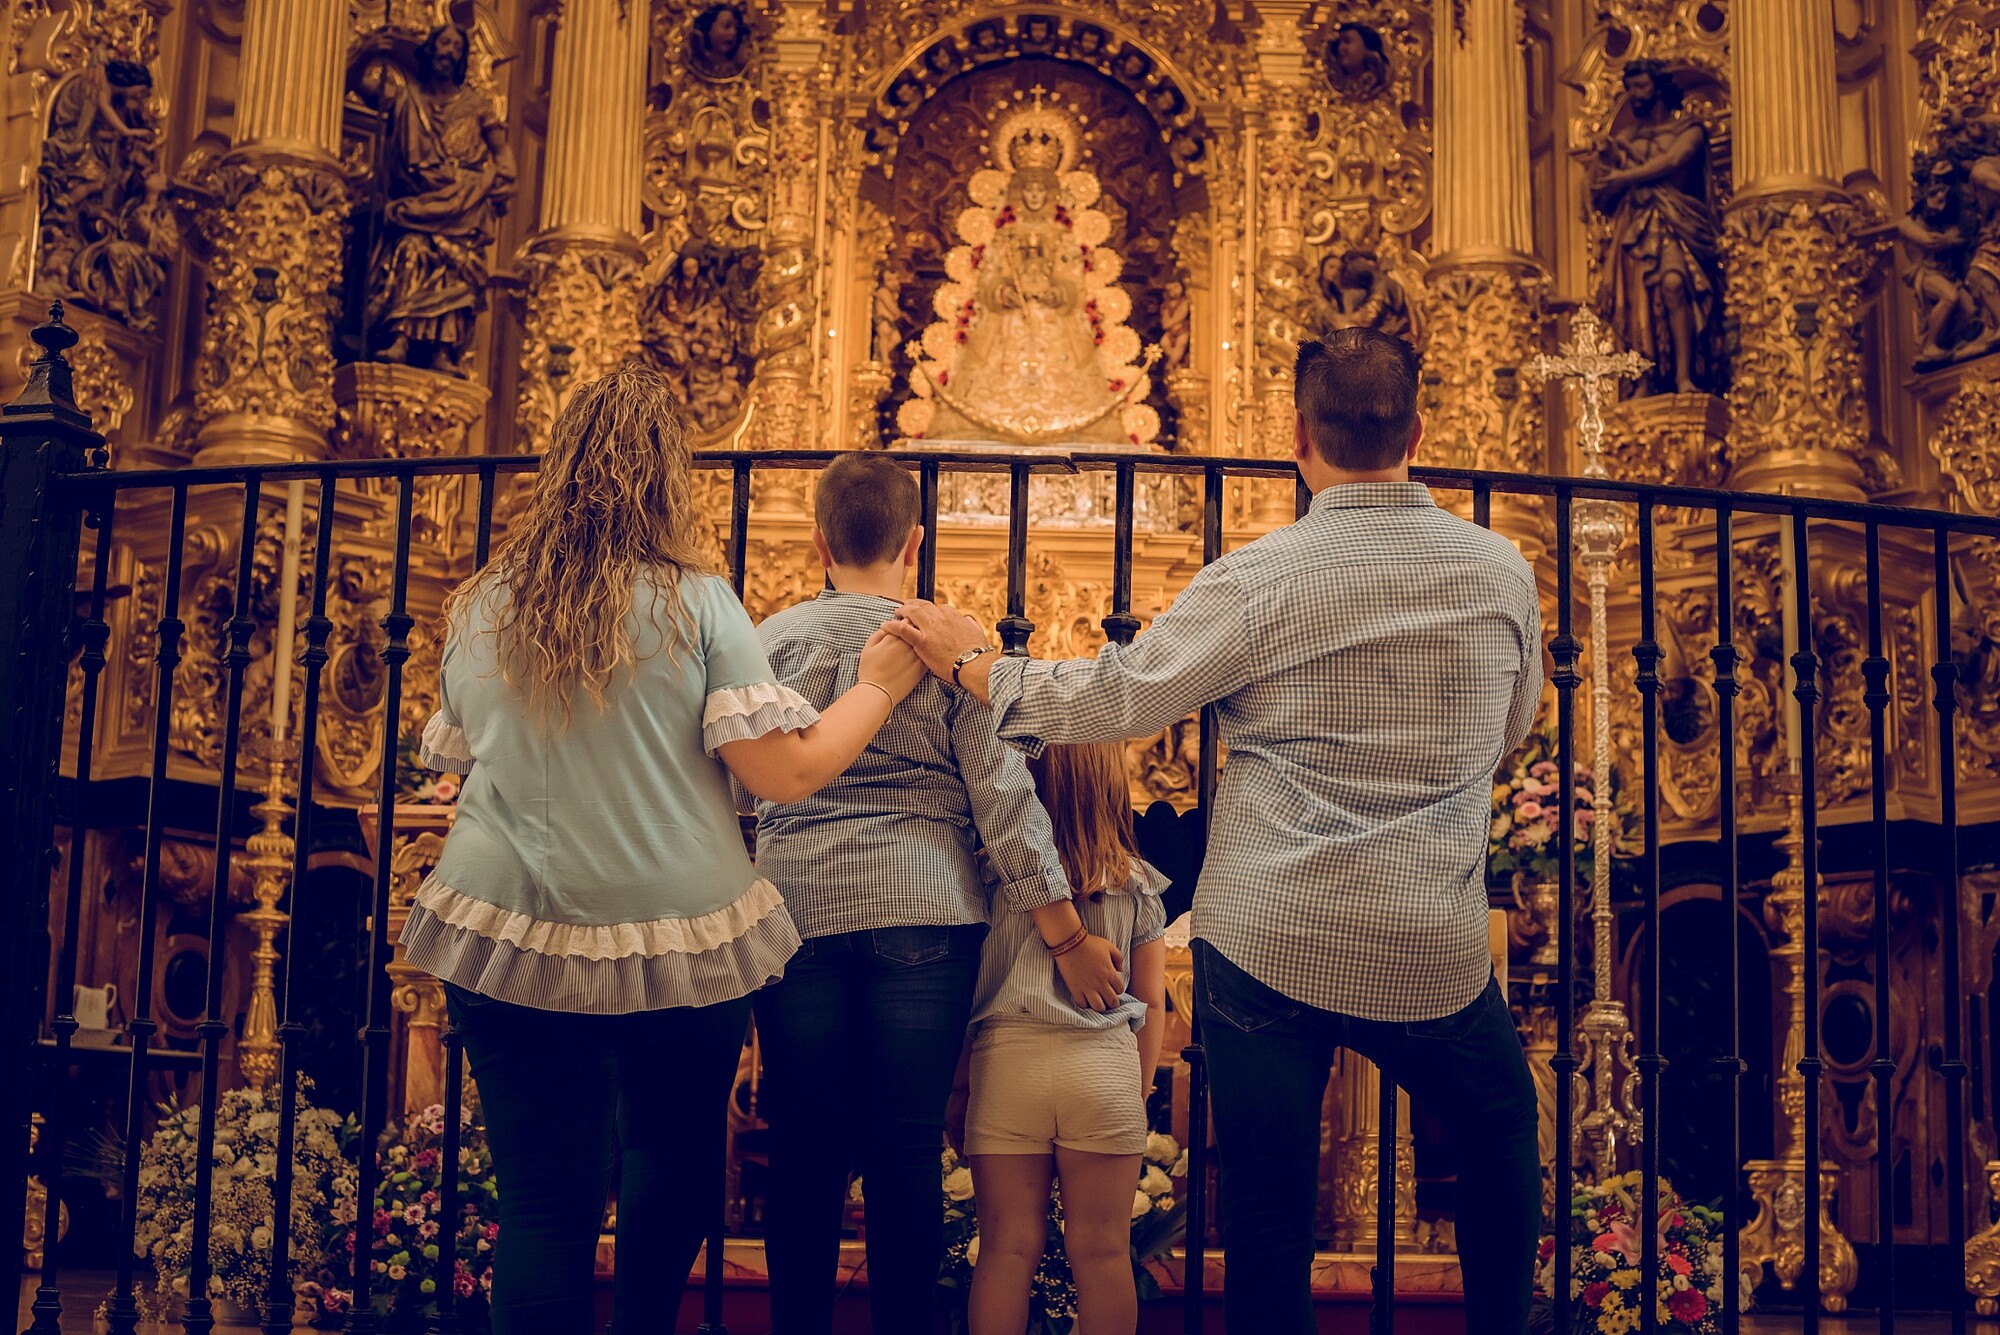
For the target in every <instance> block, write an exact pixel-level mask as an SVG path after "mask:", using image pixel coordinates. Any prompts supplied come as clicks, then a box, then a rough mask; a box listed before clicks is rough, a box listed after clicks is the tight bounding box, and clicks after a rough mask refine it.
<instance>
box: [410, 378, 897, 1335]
mask: <svg viewBox="0 0 2000 1335" xmlns="http://www.w3.org/2000/svg"><path fill="white" fill-rule="evenodd" d="M689 459H690V450H689V446H688V440H687V433H686V430H685V429H684V427H683V425H682V418H681V408H680V406H679V404H678V403H676V401H675V400H674V397H673V395H672V393H671V391H670V390H669V388H668V386H667V382H666V381H665V380H664V379H662V378H661V377H660V376H659V375H658V374H657V373H656V372H654V371H652V370H650V369H649V368H647V367H644V366H641V365H638V364H627V365H625V366H623V367H621V368H619V369H618V370H616V371H613V372H612V373H611V374H610V375H607V376H605V377H604V378H603V379H602V380H598V381H596V382H594V383H592V384H589V385H586V386H584V387H583V388H582V389H580V390H578V391H577V393H576V396H575V397H574V398H573V399H572V400H571V401H570V402H569V404H568V405H567V406H566V407H565V408H564V409H563V411H562V414H561V415H560V417H559V418H558V419H557V421H556V424H555V431H554V435H553V438H552V440H551V442H550V445H549V450H548V453H547V455H546V456H545V457H544V458H543V461H542V470H541V473H540V476H539V477H538V478H537V479H536V482H535V490H534V494H533V496H532V498H531V499H530V501H529V503H528V507H527V512H526V513H525V514H524V515H522V516H521V517H520V518H519V519H517V520H516V521H515V522H514V523H513V524H512V526H511V527H510V528H509V531H508V533H507V537H506V540H505V542H504V543H503V544H502V545H501V546H500V548H499V550H498V551H497V553H496V554H495V557H494V560H493V562H492V564H491V565H489V566H488V567H487V568H486V569H485V570H484V571H483V572H481V573H480V574H478V575H476V576H474V577H473V578H472V579H471V580H469V581H467V582H466V583H465V584H464V585H463V586H461V587H460V588H459V589H458V590H457V591H456V592H454V593H453V595H452V597H451V599H450V600H449V602H448V603H447V604H446V620H447V637H448V639H447V646H446V649H445V653H444V659H443V663H442V666H441V670H440V675H441V681H440V689H439V707H438V711H437V714H436V716H435V717H433V718H432V719H431V721H430V724H429V726H427V727H426V728H425V729H424V737H423V756H424V760H425V763H426V764H428V765H430V766H432V767H433V768H436V769H441V770H447V771H450V772H453V773H458V774H465V775H468V776H469V777H468V778H467V779H466V782H465V787H464V789H463V791H462V793H461V795H460V798H459V803H458V813H457V818H456V821H455V823H454V824H453V826H452V831H451V835H450V837H449V838H448V839H447V840H446V841H445V847H444V852H443V854H442V856H441V857H440V859H439V861H438V865H437V870H436V871H435V872H433V873H432V875H431V876H430V878H429V880H427V881H426V882H425V884H424V887H423V889H422V890H421V892H420V893H419V894H418V896H417V900H416V903H415V905H414V906H413V907H412V909H411V912H410V919H409V925H408V926H407V927H406V928H405V929H404V932H403V945H404V949H405V951H406V953H407V956H408V959H409V961H410V963H411V964H413V965H415V966H416V967H417V968H420V969H423V970H425V971H426V972H428V973H431V974H435V975H436V976H437V977H439V978H441V979H443V980H444V983H445V989H446V996H447V998H448V1000H449V1003H450V1008H451V1019H452V1024H453V1027H454V1028H456V1029H457V1030H458V1031H459V1032H460V1033H461V1034H462V1035H463V1036H464V1039H465V1045H466V1052H467V1054H468V1055H469V1057H470V1059H471V1063H472V1074H473V1076H474V1078H475V1079H476V1080H477V1081H478V1082H479V1091H480V1095H481V1098H482V1101H483V1104H484V1107H485V1112H486V1120H487V1133H488V1139H489V1143H490V1145H491V1147H492V1151H493V1158H494V1166H495V1172H496V1174H497V1176H498V1179H499V1185H500V1190H501V1193H502V1195H503V1197H504V1198H505V1200H506V1226H505V1233H504V1237H503V1238H502V1240H501V1241H500V1243H499V1251H498V1255H497V1258H496V1267H495V1271H494V1285H493V1327H494V1331H495V1335H525V1333H526V1332H535V1335H570V1333H571V1332H576V1333H577V1335H581V1333H582V1332H585V1331H589V1330H590V1329H592V1284H593V1260H594V1256H595V1251H596V1243H597V1234H598V1226H599V1223H600V1221H601V1218H602V1215H603V1211H604V1203H605V1197H606V1192H607V1190H608V1189H609V1187H610V1185H611V1176H612V1164H613V1160H614V1149H615V1156H616V1160H617V1162H618V1164H619V1180H618V1189H619V1190H618V1202H619V1210H618V1216H619V1217H618V1253H619V1261H620V1263H619V1265H618V1280H617V1288H616V1293H615V1294H614V1297H613V1321H614V1325H615V1328H616V1329H618V1330H621V1331H639V1330H655V1329H659V1328H660V1318H659V1314H660V1313H662V1312H673V1311H675V1310H676V1309H677V1307H678V1295H679V1281H680V1279H681V1278H684V1277H685V1276H686V1275H687V1273H688V1268H689V1266H690V1265H692V1263H693V1261H694V1256H695V1252H696V1251H697V1249H698V1248H699V1246H700V1243H701V1236H702V1231H703V1224H704V1220H705V1218H706V1216H707V1215H708V1213H709V1212H710V1211H712V1210H713V1209H714V1208H715V1205H716V1203H717V1202H718V1201H720V1199H721V1193H722V1182H721V1179H720V1164H719V1162H717V1161H716V1160H715V1158H714V1156H712V1155H705V1154H703V1153H701V1152H700V1149H699V1147H701V1146H704V1145H712V1144H715V1143H717V1142H718V1140H719V1137H720V1135H721V1130H722V1126H721V1124H722V1118H723V1115H724V1104H725V1101H726V1099H727V1097H728V1091H729V1086H730V1082H731V1080H732V1078H733V1077H734V1074H735V1070H736V1064H737V1059H738V1056H739V1053H740V1051H741V1048H742V1043H743V1036H744V1031H745V1027H746V1025H747V1023H748V1021H749V1016H750V995H751V994H752V993H753V992H755V991H756V990H757V989H758V988H760V987H762V986H764V985H765V984H766V983H768V982H770V981H772V980H773V979H775V978H777V977H778V976H779V974H781V973H782V972H783V970H784V966H785V961H786V960H787V959H788V958H789V957H790V956H791V954H792V952H793V950H794V949H795V948H796V947H797V946H798V941H799V938H798V933H797V932H796V931H795V930H794V928H793V926H792V922H791V919H790V918H789V917H788V916H787V914H786V912H785V906H784V902H783V901H782V900H781V899H780V898H779V896H778V892H777V891H776V890H775V889H773V888H772V886H771V885H770V883H769V882H767V881H764V880H762V879H760V878H759V877H758V876H757V875H756V873H755V872H754V871H753V870H752V868H751V865H750V860H749V858H748V856H747V855H746V854H745V852H744V848H743V840H742V837H741V834H740V831H739V826H738V823H737V818H736V804H735V802H734V800H733V799H732V795H731V792H730V784H729V778H730V775H732V774H733V775H734V776H735V778H736V780H737V781H738V782H739V783H741V784H742V785H743V787H744V788H746V789H748V790H749V791H750V792H751V793H753V794H755V795H757V796H759V797H763V798H767V799H770V800H773V801H781V802H791V801H797V800H799V799H800V798H803V797H806V796H808V795H810V794H811V793H813V792H814V791H816V790H817V789H818V788H820V787H821V786H822V785H823V784H825V783H826V782H827V781H829V780H830V779H832V778H834V777H835V776H836V775H838V774H839V773H841V771H843V770H845V769H846V768H847V767H848V765H849V764H850V763H851V762H852V761H853V760H854V759H855V757H856V756H858V755H859V754H860V752H861V750H862V748H863V747H865V746H866V745H867V744H868V742H869V740H870V739H871V738H872V737H873V736H874V735H875V731H876V729H878V728H879V727H880V726H881V725H882V724H883V722H884V721H886V720H887V718H888V716H889V714H890V712H891V711H892V710H893V709H894V708H895V706H896V705H897V703H898V702H900V701H901V699H902V698H903V696H904V695H906V694H907V693H908V692H909V690H910V688H911V687H912V686H914V685H915V684H916V682H917V681H918V679H919V677H920V676H921V674H922V671H923V668H922V665H921V664H920V663H919V662H918V660H917V658H916V656H915V655H914V654H913V653H912V652H911V651H910V650H909V649H908V648H906V647H905V646H904V645H902V644H901V643H900V642H899V641H897V640H895V639H893V638H891V637H888V636H878V637H877V639H876V640H875V641H874V642H872V643H871V644H870V645H869V647H868V649H867V650H866V652H864V653H863V655H862V660H861V671H860V678H859V680H858V681H857V682H856V684H855V686H854V688H853V689H852V690H850V691H848V692H847V693H846V694H845V695H843V696H841V697H840V698H839V699H838V700H836V701H834V702H833V704H832V705H831V706H829V707H828V708H827V709H826V710H825V712H824V713H821V712H818V711H816V710H815V709H814V708H813V707H812V706H811V705H810V704H808V703H807V702H806V701H805V700H804V699H803V698H802V697H800V696H799V695H797V694H796V693H794V692H792V691H791V690H788V689H787V688H785V687H784V686H782V685H780V684H779V683H778V682H777V681H776V679H775V678H774V677H773V675H772V673H771V667H770V664H769V663H768V662H767V661H766V660H765V657H764V651H763V649H762V647H761V646H760V645H759V643H758V640H757V635H756V632H755V631H754V630H753V629H752V628H751V625H750V618H749V617H748V615H746V614H745V612H744V610H743V606H742V604H741V603H739V602H738V601H737V600H736V596H735V594H734V593H733V592H731V590H730V587H729V584H728V582H727V581H725V580H723V579H721V578H719V577H717V576H716V575H715V574H713V573H711V572H710V570H709V569H708V568H707V565H706V562H705V560H704V557H703V545H704V544H703V541H702V538H701V537H700V536H699V527H698V516H697V514H696V511H695V507H694V502H693V496H692V493H691V490H690V486H689V480H688V471H689ZM691 1147H693V1148H694V1153H692V1154H690V1148H691ZM690 1164H693V1165H696V1167H693V1168H691V1167H690Z"/></svg>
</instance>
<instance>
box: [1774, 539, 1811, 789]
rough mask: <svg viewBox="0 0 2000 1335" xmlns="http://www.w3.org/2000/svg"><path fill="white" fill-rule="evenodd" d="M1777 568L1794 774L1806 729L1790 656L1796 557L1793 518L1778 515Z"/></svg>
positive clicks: (1794, 634)
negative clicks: (1801, 715) (1802, 721)
mask: <svg viewBox="0 0 2000 1335" xmlns="http://www.w3.org/2000/svg"><path fill="white" fill-rule="evenodd" d="M1778 570H1779V578H1780V580H1781V581H1782V583H1781V585H1780V587H1779V589H1778V607H1779V609H1780V612H1781V614H1782V616H1783V619H1784V625H1785V676H1784V682H1785V754H1786V756H1787V758H1788V759H1789V760H1790V762H1791V768H1792V773H1793V774H1794V775H1796V774H1798V773H1800V772H1801V770H1802V768H1803V763H1804V755H1805V728H1804V726H1803V725H1802V723H1801V720H1800V717H1799V697H1798V695H1797V694H1796V689H1797V686H1798V682H1797V681H1796V680H1795V679H1794V678H1793V676H1792V656H1793V655H1794V654H1796V653H1798V651H1799V608H1798V590H1799V558H1798V552H1797V551H1796V550H1795V546H1794V543H1793V541H1792V517H1791V516H1790V515H1788V514H1787V515H1780V516H1779V517H1778Z"/></svg>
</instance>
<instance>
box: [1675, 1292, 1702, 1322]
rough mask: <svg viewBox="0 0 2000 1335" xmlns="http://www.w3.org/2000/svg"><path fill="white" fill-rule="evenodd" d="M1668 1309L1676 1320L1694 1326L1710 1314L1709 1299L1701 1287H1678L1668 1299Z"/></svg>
mask: <svg viewBox="0 0 2000 1335" xmlns="http://www.w3.org/2000/svg"><path fill="white" fill-rule="evenodd" d="M1667 1311H1668V1312H1669V1313H1670V1314H1671V1315H1672V1316H1673V1318H1674V1320H1676V1321H1678V1322H1680V1323H1682V1324H1683V1325H1688V1326H1692V1325H1693V1324H1694V1323H1695V1322H1697V1321H1699V1320H1701V1319H1702V1318H1703V1317H1705V1316H1707V1315H1708V1299H1707V1298H1705V1297H1703V1296H1702V1293H1701V1290H1699V1289H1678V1290H1676V1291H1675V1293H1674V1296H1673V1297H1671V1298H1669V1299H1667Z"/></svg>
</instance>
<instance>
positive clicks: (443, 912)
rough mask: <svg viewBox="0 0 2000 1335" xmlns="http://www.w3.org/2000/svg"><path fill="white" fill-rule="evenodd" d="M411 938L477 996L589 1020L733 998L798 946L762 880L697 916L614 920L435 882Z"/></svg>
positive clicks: (775, 972) (417, 956)
mask: <svg viewBox="0 0 2000 1335" xmlns="http://www.w3.org/2000/svg"><path fill="white" fill-rule="evenodd" d="M402 939H403V951H404V955H405V957H406V958H407V959H408V960H409V962H410V963H411V964H413V965H415V966H416V967H417V968H419V969H422V970H423V971H424V972H426V973H429V974H431V975H433V976H434V977H437V978H441V979H443V980H444V981H445V982H448V983H453V984H456V985H457V986H459V987H462V988H464V989H466V990H467V991H469V992H477V993H479V994H480V995H482V996H488V997H492V998H494V999H496V1000H499V1001H506V1002H511V1003H513V1004H515V1005H517V1006H529V1007H533V1008H535V1009H537V1010H551V1011H567V1012H571V1013H579V1014H587V1015H625V1014H629V1013H631V1012H633V1011H644V1010H663V1009H666V1008H667V1007H671V1006H712V1005H716V1004H717V1003H720V1002H724V1001H733V1000H735V999H736V998H738V997H741V996H745V995H747V994H748V993H751V992H754V991H756V990H757V989H758V988H760V987H763V986H764V985H766V984H767V983H771V982H774V981H776V980H777V979H778V978H779V977H781V976H782V975H783V974H784V971H785V963H786V961H787V960H789V959H790V958H791V957H792V954H793V952H795V951H796V950H797V949H798V947H799V934H798V930H797V929H796V928H795V927H794V926H793V925H792V919H791V915H790V914H788V913H787V912H786V911H785V905H784V900H783V899H782V898H780V897H779V895H778V892H777V890H776V888H775V887H773V886H772V885H771V883H770V882H769V881H766V880H761V879H759V880H757V881H754V882H752V883H751V885H750V888H749V889H747V890H745V891H744V892H743V893H742V894H741V895H740V896H738V897H737V898H736V900H735V901H734V902H732V903H729V904H726V905H724V906H723V907H722V908H719V909H716V910H715V911H714V912H712V913H706V914H703V915H702V916H700V917H698V918H656V919H653V920H652V921H650V922H636V923H617V924H611V925H606V926H586V925H583V924H579V923H555V922H546V921H543V920H541V919H537V918H533V917H530V916H529V915H527V914H525V913H515V912H513V911H511V910H508V909H504V908H501V907H500V906H499V905H497V904H488V903H486V902H485V901H483V900H478V899H474V898H472V897H471V896H469V895H465V894H462V893H460V892H459V891H456V890H453V889H452V888H451V887H449V886H446V885H443V884H441V883H439V882H437V881H436V880H434V879H433V880H431V881H428V882H426V883H425V885H424V887H423V889H422V890H420V891H419V892H418V893H417V898H416V902H415V903H414V904H413V905H411V907H410V918H409V922H408V924H407V925H406V926H405V927H404V928H403V938H402Z"/></svg>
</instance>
